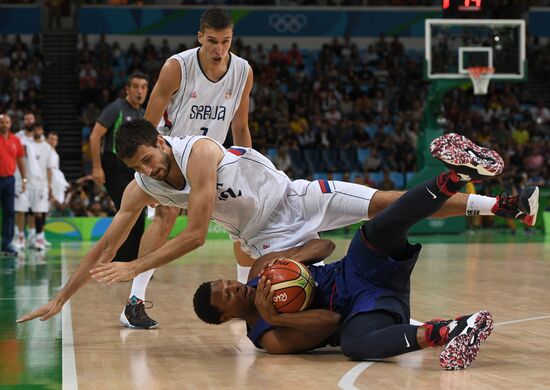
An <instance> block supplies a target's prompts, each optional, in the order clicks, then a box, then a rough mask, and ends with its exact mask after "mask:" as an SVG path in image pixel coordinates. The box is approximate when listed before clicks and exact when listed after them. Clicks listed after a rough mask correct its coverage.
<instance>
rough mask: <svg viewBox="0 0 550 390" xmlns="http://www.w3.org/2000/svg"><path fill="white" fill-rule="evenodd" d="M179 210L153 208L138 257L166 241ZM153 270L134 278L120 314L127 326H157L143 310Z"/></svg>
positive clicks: (173, 208)
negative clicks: (151, 219)
mask: <svg viewBox="0 0 550 390" xmlns="http://www.w3.org/2000/svg"><path fill="white" fill-rule="evenodd" d="M179 212H180V209H179V208H177V207H164V206H158V207H157V208H156V209H155V217H154V219H153V222H152V223H151V224H150V225H149V227H148V228H147V229H146V230H145V232H144V234H143V236H142V238H141V243H140V246H139V252H138V257H141V256H145V255H146V254H148V253H151V252H153V251H155V250H156V249H158V248H160V247H161V246H162V245H164V244H165V243H166V241H167V240H168V235H169V234H170V232H171V231H172V228H173V227H174V224H175V223H176V218H177V216H178V214H179ZM154 271H155V270H154V269H151V270H149V271H145V272H143V273H141V274H139V275H138V276H136V277H135V278H134V280H133V281H132V289H131V291H130V297H129V299H128V301H127V303H126V306H125V308H124V311H123V312H122V313H121V315H120V322H121V323H122V324H123V325H124V326H126V327H129V328H138V329H154V328H157V327H158V323H157V321H155V320H153V319H152V318H151V317H149V316H148V315H147V313H146V312H145V306H144V301H145V293H146V290H147V285H148V284H149V281H150V280H151V277H152V276H153V272H154Z"/></svg>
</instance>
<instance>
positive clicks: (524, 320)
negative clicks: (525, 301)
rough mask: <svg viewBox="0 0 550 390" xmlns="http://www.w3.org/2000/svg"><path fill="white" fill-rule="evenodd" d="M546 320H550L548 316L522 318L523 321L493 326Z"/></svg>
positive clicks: (500, 323)
mask: <svg viewBox="0 0 550 390" xmlns="http://www.w3.org/2000/svg"><path fill="white" fill-rule="evenodd" d="M547 318H550V316H540V317H529V318H523V319H521V320H513V321H506V322H499V323H498V324H495V326H501V325H510V324H517V323H518V322H526V321H536V320H545V319H547Z"/></svg>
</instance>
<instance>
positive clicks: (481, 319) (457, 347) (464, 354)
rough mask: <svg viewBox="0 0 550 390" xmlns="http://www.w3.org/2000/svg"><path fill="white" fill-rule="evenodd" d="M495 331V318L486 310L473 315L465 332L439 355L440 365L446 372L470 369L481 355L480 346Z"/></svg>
mask: <svg viewBox="0 0 550 390" xmlns="http://www.w3.org/2000/svg"><path fill="white" fill-rule="evenodd" d="M492 330H493V317H492V316H491V313H489V312H488V311H486V310H483V311H480V312H478V313H476V314H475V317H474V316H473V315H472V316H471V317H470V319H468V326H467V327H466V328H465V329H464V331H463V332H465V333H461V334H459V335H458V336H456V337H455V338H454V339H452V340H451V341H450V342H449V343H448V344H447V345H446V346H445V349H444V350H443V352H441V354H440V355H439V364H440V365H441V367H443V368H444V369H445V370H463V369H465V368H466V367H469V366H470V364H472V362H473V361H474V360H475V359H476V357H477V354H478V353H479V345H480V344H481V342H482V341H485V340H486V339H487V337H489V335H490V334H491V331H492Z"/></svg>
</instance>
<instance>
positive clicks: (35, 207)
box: [30, 188, 50, 250]
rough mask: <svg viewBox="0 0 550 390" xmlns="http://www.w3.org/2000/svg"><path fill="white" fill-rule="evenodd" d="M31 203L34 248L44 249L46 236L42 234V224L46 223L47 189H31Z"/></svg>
mask: <svg viewBox="0 0 550 390" xmlns="http://www.w3.org/2000/svg"><path fill="white" fill-rule="evenodd" d="M32 194H33V195H32V196H31V198H32V203H31V204H30V206H31V211H32V213H33V214H34V220H35V222H34V223H35V226H36V233H35V234H36V235H35V239H34V249H38V250H44V249H46V238H45V235H44V225H45V223H46V213H47V212H48V211H49V206H50V204H49V197H48V190H47V189H44V188H41V189H33V190H32Z"/></svg>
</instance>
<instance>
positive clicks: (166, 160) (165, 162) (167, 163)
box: [156, 152, 172, 180]
mask: <svg viewBox="0 0 550 390" xmlns="http://www.w3.org/2000/svg"><path fill="white" fill-rule="evenodd" d="M161 153H162V163H163V164H162V165H163V167H162V169H164V175H162V177H158V178H156V179H157V180H166V179H167V178H168V174H169V173H170V168H172V161H170V156H169V155H168V153H164V152H161Z"/></svg>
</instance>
